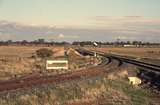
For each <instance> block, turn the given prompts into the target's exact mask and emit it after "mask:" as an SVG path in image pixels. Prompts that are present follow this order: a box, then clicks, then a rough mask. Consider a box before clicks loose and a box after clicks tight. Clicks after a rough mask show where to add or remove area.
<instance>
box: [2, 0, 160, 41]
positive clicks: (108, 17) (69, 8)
mask: <svg viewBox="0 0 160 105" xmlns="http://www.w3.org/2000/svg"><path fill="white" fill-rule="evenodd" d="M159 4H160V0H0V39H1V40H8V39H13V40H24V39H27V40H32V39H33V38H35V39H36V38H39V37H41V38H45V39H48V40H55V41H75V40H80V41H81V40H97V41H115V40H116V39H117V38H119V39H121V40H142V41H151V42H159V41H160V12H159V10H160V6H159ZM35 34H36V35H35ZM37 34H38V35H37ZM33 35H34V36H33Z"/></svg>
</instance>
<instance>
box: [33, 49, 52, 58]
mask: <svg viewBox="0 0 160 105" xmlns="http://www.w3.org/2000/svg"><path fill="white" fill-rule="evenodd" d="M36 55H37V56H38V57H40V58H42V59H44V58H48V57H51V56H52V55H53V51H52V50H50V49H47V48H41V49H39V50H37V51H36Z"/></svg>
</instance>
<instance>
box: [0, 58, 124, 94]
mask: <svg viewBox="0 0 160 105" xmlns="http://www.w3.org/2000/svg"><path fill="white" fill-rule="evenodd" d="M104 57H105V56H104ZM105 59H108V60H107V61H106V60H104V61H103V62H102V63H101V64H100V65H98V66H96V67H90V68H87V69H85V70H79V71H75V72H71V73H65V74H58V75H54V76H41V75H40V74H39V73H37V74H32V76H30V75H28V76H25V77H22V78H19V79H14V80H8V81H3V82H0V92H3V91H10V90H17V89H22V88H30V87H35V86H40V85H47V84H54V83H61V82H65V81H69V80H75V79H81V78H82V77H93V76H97V75H99V76H101V75H102V76H103V75H104V74H107V73H109V72H112V71H115V70H116V69H117V68H119V67H120V66H121V65H122V62H121V61H119V60H115V59H112V58H110V57H105Z"/></svg>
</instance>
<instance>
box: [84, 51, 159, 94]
mask: <svg viewBox="0 0 160 105" xmlns="http://www.w3.org/2000/svg"><path fill="white" fill-rule="evenodd" d="M87 51H88V50H87ZM87 51H86V52H87ZM93 52H94V51H88V53H90V54H92V53H93ZM96 53H97V54H99V55H103V56H105V57H110V58H111V59H116V60H119V61H120V62H122V63H123V62H124V63H128V64H132V65H134V66H137V67H138V68H139V70H140V73H139V74H138V77H139V78H141V80H142V81H143V84H144V85H146V84H147V85H148V86H147V87H148V88H152V89H156V91H157V90H158V91H160V65H155V64H150V63H145V62H141V61H138V60H136V59H130V58H127V57H124V56H120V55H115V54H105V53H103V52H96ZM143 84H142V85H143Z"/></svg>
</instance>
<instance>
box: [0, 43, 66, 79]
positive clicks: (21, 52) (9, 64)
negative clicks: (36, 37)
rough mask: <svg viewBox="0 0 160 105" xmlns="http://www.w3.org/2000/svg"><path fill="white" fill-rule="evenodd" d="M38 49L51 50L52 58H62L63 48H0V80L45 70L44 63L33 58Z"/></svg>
mask: <svg viewBox="0 0 160 105" xmlns="http://www.w3.org/2000/svg"><path fill="white" fill-rule="evenodd" d="M40 48H48V49H51V50H53V58H57V57H61V56H64V47H57V46H54V47H34V46H30V47H26V46H0V65H1V66H0V80H4V79H10V78H14V77H15V76H18V75H24V74H28V73H33V72H40V71H41V70H42V69H45V62H42V61H41V60H40V59H38V58H35V57H33V56H35V53H36V50H38V49H40Z"/></svg>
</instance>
